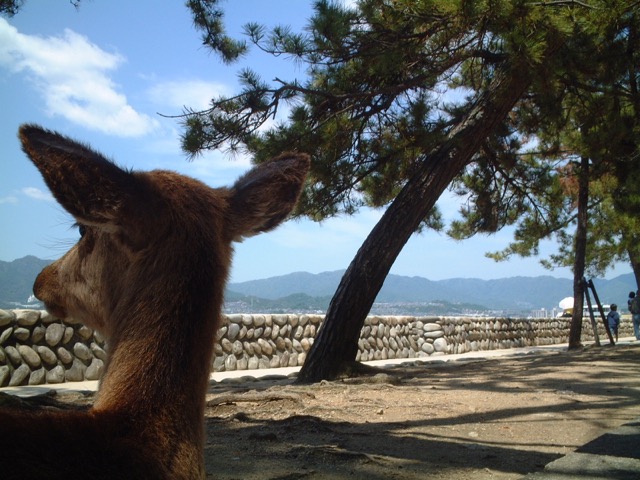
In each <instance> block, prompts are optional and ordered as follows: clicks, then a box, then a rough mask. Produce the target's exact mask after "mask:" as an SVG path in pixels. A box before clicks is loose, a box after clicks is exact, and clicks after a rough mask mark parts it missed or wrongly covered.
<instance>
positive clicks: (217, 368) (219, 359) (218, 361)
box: [213, 355, 225, 372]
mask: <svg viewBox="0 0 640 480" xmlns="http://www.w3.org/2000/svg"><path fill="white" fill-rule="evenodd" d="M224 362H225V357H223V356H217V355H216V357H215V358H214V359H213V371H214V372H224Z"/></svg>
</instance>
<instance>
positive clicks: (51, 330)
mask: <svg viewBox="0 0 640 480" xmlns="http://www.w3.org/2000/svg"><path fill="white" fill-rule="evenodd" d="M63 335H64V325H61V324H60V323H52V324H50V325H49V326H48V327H47V331H46V332H45V335H44V339H45V341H46V342H47V343H48V344H49V345H50V346H51V347H55V346H56V345H58V343H60V340H62V337H63Z"/></svg>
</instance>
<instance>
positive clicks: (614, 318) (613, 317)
mask: <svg viewBox="0 0 640 480" xmlns="http://www.w3.org/2000/svg"><path fill="white" fill-rule="evenodd" d="M609 308H611V310H610V311H609V313H608V314H607V323H608V324H609V331H610V332H611V334H613V335H615V337H616V342H617V341H618V327H619V326H620V314H619V313H618V306H617V305H616V304H615V303H612V304H611V307H609Z"/></svg>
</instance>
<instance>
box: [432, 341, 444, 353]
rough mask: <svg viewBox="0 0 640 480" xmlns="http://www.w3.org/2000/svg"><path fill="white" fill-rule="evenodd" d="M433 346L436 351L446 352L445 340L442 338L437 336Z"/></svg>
mask: <svg viewBox="0 0 640 480" xmlns="http://www.w3.org/2000/svg"><path fill="white" fill-rule="evenodd" d="M433 348H434V349H435V351H436V352H446V351H447V341H446V340H445V339H444V338H437V339H436V340H435V341H434V342H433Z"/></svg>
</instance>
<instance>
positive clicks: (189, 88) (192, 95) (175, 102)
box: [149, 80, 229, 110]
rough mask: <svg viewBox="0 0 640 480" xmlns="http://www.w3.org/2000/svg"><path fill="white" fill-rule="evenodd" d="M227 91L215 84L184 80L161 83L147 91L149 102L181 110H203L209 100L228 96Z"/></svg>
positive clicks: (223, 86)
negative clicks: (185, 108) (186, 108)
mask: <svg viewBox="0 0 640 480" xmlns="http://www.w3.org/2000/svg"><path fill="white" fill-rule="evenodd" d="M228 94H229V89H228V88H227V87H226V86H225V85H223V84H221V83H215V82H206V81H204V80H184V81H170V82H162V83H158V84H157V85H154V86H153V87H151V88H150V89H149V96H150V98H151V100H152V101H153V102H155V103H157V104H158V105H163V106H167V107H172V108H179V109H181V110H182V109H183V108H184V107H188V108H190V109H193V110H205V109H207V108H208V107H209V105H210V103H211V99H213V98H216V97H218V96H220V95H228Z"/></svg>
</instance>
